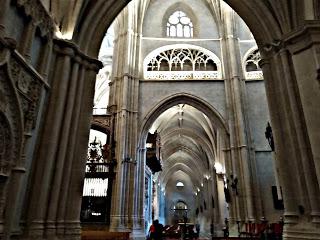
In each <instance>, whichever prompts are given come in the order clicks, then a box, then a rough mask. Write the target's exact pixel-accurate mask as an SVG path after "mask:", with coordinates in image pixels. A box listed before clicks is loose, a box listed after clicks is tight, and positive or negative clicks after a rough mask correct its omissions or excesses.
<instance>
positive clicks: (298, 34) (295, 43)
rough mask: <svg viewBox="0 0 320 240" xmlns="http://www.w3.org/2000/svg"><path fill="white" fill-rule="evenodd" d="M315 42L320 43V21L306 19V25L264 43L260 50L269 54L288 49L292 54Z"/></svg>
mask: <svg viewBox="0 0 320 240" xmlns="http://www.w3.org/2000/svg"><path fill="white" fill-rule="evenodd" d="M315 44H320V21H306V22H305V25H303V26H302V27H300V28H299V29H296V30H295V31H292V32H290V33H287V34H284V35H283V36H282V38H281V39H275V40H274V41H273V42H270V43H266V44H264V45H263V46H262V47H260V52H261V53H262V54H263V53H264V54H265V56H267V55H270V54H271V55H272V54H275V53H278V52H279V51H281V50H284V49H287V50H289V51H290V52H291V53H292V54H297V53H299V52H301V51H303V50H305V49H307V48H310V47H311V46H313V45H315Z"/></svg>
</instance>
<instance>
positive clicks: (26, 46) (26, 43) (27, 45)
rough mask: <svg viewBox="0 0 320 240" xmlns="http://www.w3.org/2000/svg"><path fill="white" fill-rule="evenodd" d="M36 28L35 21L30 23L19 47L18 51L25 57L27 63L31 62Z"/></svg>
mask: <svg viewBox="0 0 320 240" xmlns="http://www.w3.org/2000/svg"><path fill="white" fill-rule="evenodd" d="M35 32H36V26H35V24H34V22H33V21H31V20H30V21H29V22H28V23H27V26H26V27H25V29H24V31H23V34H22V39H23V40H22V41H20V43H19V46H18V51H19V52H20V53H21V54H22V55H23V56H24V58H25V60H26V62H28V63H30V62H31V47H32V42H33V40H34V37H35Z"/></svg>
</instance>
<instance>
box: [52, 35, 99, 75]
mask: <svg viewBox="0 0 320 240" xmlns="http://www.w3.org/2000/svg"><path fill="white" fill-rule="evenodd" d="M53 43H54V50H55V51H56V52H57V53H59V54H62V55H67V56H70V57H71V58H72V59H74V60H75V61H76V62H78V63H80V64H83V65H84V66H86V67H87V68H88V69H91V70H94V71H95V72H96V73H98V71H99V70H100V69H101V68H102V67H103V64H102V62H101V61H99V60H97V59H95V58H92V57H89V56H88V55H86V54H84V53H83V52H82V51H81V50H80V49H79V47H78V46H77V45H76V44H75V43H73V42H71V41H68V40H63V39H57V38H55V39H53Z"/></svg>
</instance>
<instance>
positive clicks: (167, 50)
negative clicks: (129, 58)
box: [144, 44, 221, 80]
mask: <svg viewBox="0 0 320 240" xmlns="http://www.w3.org/2000/svg"><path fill="white" fill-rule="evenodd" d="M144 76H145V79H158V80H162V79H165V80H169V79H176V80H177V79H178V80H186V79H220V78H221V64H220V60H219V58H218V57H217V56H215V54H214V53H212V52H210V51H208V50H206V49H204V48H201V47H197V46H194V45H189V44H176V45H168V46H164V47H161V48H159V49H156V50H154V51H153V52H151V53H150V54H149V55H148V56H147V57H146V58H145V60H144Z"/></svg>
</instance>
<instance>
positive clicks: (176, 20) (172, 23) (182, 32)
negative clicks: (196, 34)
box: [167, 11, 193, 38]
mask: <svg viewBox="0 0 320 240" xmlns="http://www.w3.org/2000/svg"><path fill="white" fill-rule="evenodd" d="M167 36H168V37H185V38H190V37H193V24H192V22H191V19H190V18H189V17H188V16H187V15H186V14H185V13H184V12H182V11H176V12H174V13H173V14H172V15H171V16H170V17H169V19H168V22H167Z"/></svg>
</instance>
